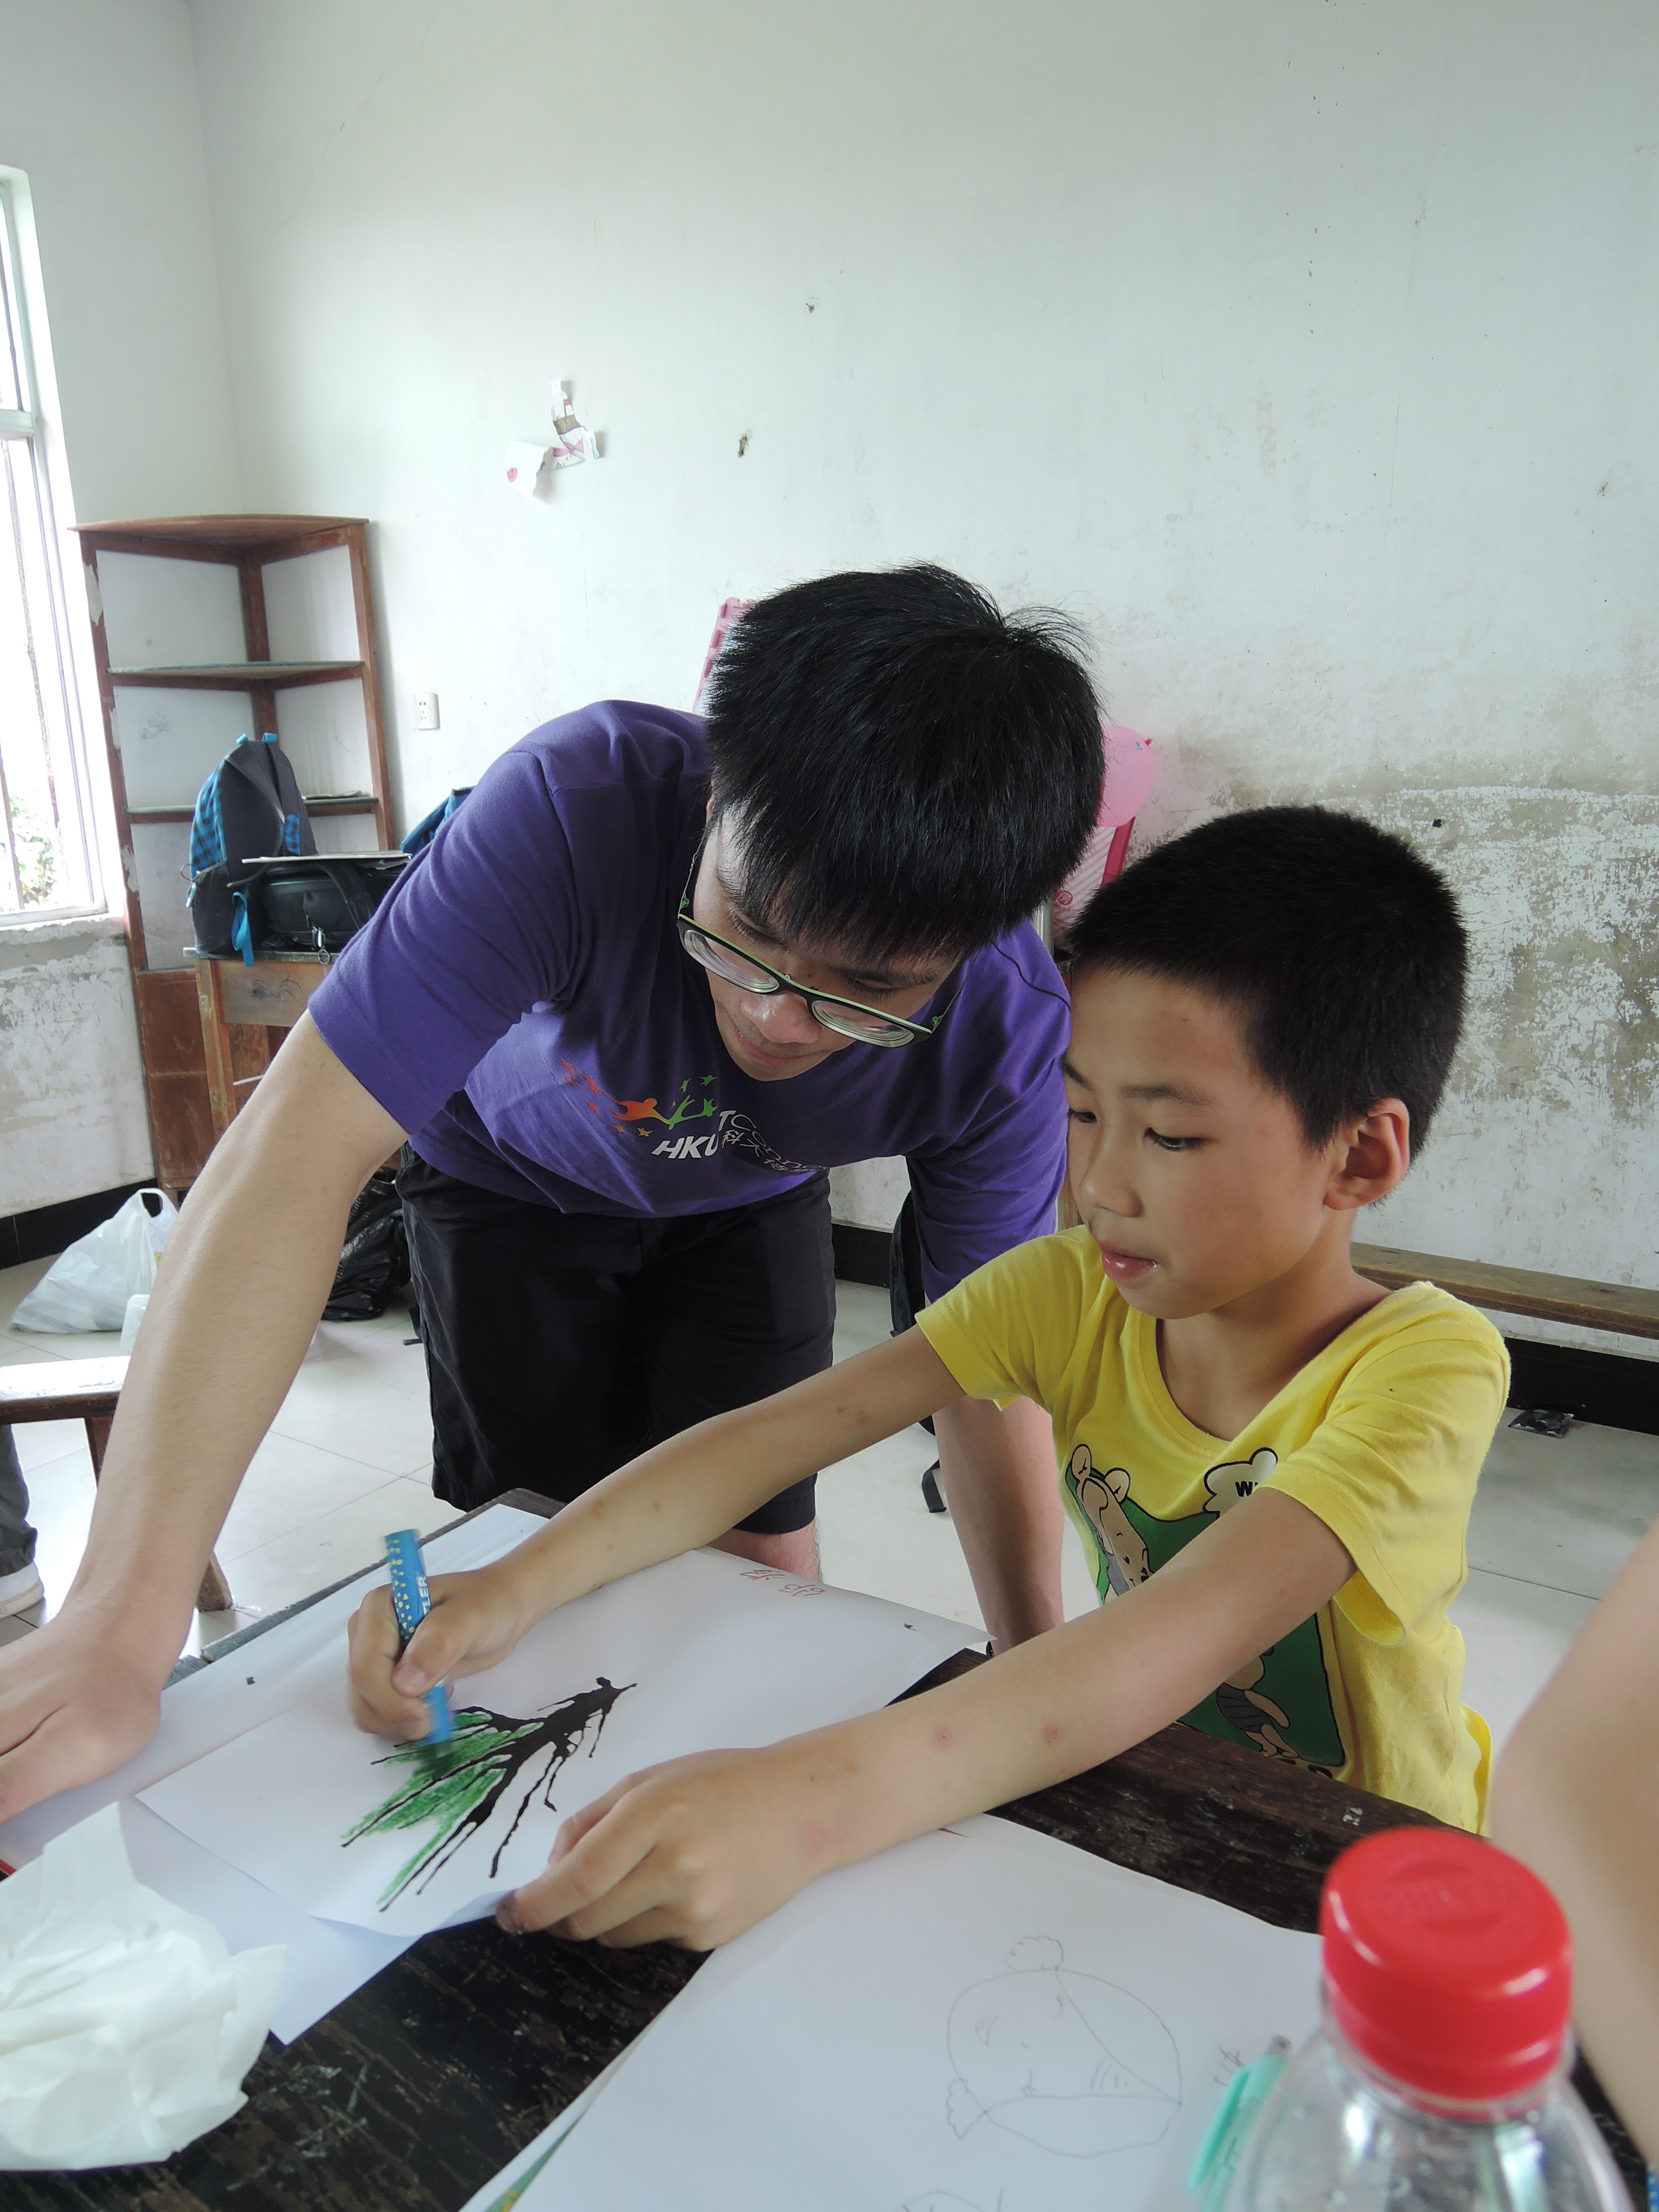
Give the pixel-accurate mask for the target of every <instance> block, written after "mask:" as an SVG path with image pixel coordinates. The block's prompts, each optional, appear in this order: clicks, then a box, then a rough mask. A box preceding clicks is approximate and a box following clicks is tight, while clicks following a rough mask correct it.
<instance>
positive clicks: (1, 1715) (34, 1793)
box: [0, 1611, 166, 1820]
mask: <svg viewBox="0 0 1659 2212" xmlns="http://www.w3.org/2000/svg"><path fill="white" fill-rule="evenodd" d="M165 1679H166V1669H163V1671H162V1677H161V1680H165ZM160 1723H161V1681H159V1680H149V1679H148V1678H147V1675H146V1671H145V1669H144V1668H143V1667H142V1666H141V1665H139V1664H138V1663H137V1662H135V1661H134V1660H133V1659H132V1658H131V1655H130V1654H129V1653H128V1652H126V1651H125V1650H123V1649H122V1648H121V1646H120V1645H119V1644H118V1643H117V1641H116V1640H115V1639H114V1638H113V1637H112V1636H111V1635H110V1634H108V1633H107V1632H105V1631H104V1630H103V1629H102V1628H101V1627H100V1625H99V1624H98V1623H96V1622H95V1621H90V1620H83V1619H82V1618H81V1617H80V1616H79V1615H78V1614H77V1613H75V1612H73V1611H70V1612H65V1613H59V1614H58V1617H57V1618H56V1619H55V1620H49V1621H47V1622H46V1625H45V1626H44V1627H41V1628H37V1629H35V1630H33V1632H31V1633H30V1634H29V1635H27V1636H23V1637H20V1638H18V1639H17V1640H16V1642H15V1643H14V1644H8V1645H6V1646H5V1647H4V1649H3V1650H0V1820H10V1819H11V1818H12V1816H13V1815H14V1814H17V1813H22V1812H26V1811H27V1809H28V1808H29V1807H30V1806H31V1805H38V1804H40V1803H41V1802H43V1801H44V1800H45V1799H46V1798H48V1797H56V1796H58V1794H59V1793H60V1792H61V1791H63V1790H75V1789H78V1788H79V1787H80V1786H81V1784H82V1783H86V1782H96V1781H97V1780H99V1779H100V1777H102V1776H103V1775H106V1774H112V1773H113V1772H114V1771H115V1769H116V1768H117V1767H118V1766H125V1765H126V1763H127V1761H128V1760H129V1759H135V1758H137V1754H138V1753H140V1752H141V1751H142V1750H143V1747H144V1746H145V1745H146V1744H147V1743H148V1742H149V1740H150V1738H151V1737H152V1736H153V1735H155V1731H156V1729H157V1727H158V1726H159V1725H160Z"/></svg>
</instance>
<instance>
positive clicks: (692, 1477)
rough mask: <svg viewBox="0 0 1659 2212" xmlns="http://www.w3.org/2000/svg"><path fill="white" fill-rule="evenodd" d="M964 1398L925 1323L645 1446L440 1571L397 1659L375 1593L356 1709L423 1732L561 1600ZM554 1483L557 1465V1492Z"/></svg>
mask: <svg viewBox="0 0 1659 2212" xmlns="http://www.w3.org/2000/svg"><path fill="white" fill-rule="evenodd" d="M961 1395H962V1387H961V1385H960V1384H959V1383H957V1381H956V1380H955V1378H954V1377H953V1376H952V1375H951V1370H950V1369H949V1368H948V1367H946V1365H945V1362H944V1361H943V1360H942V1359H941V1358H939V1354H938V1353H937V1352H935V1351H934V1350H933V1346H932V1345H930V1344H929V1343H928V1341H927V1338H926V1337H925V1336H924V1335H923V1334H922V1333H921V1330H920V1329H917V1328H912V1329H907V1330H906V1331H905V1333H904V1334H903V1335H902V1336H896V1337H894V1338H892V1339H891V1340H890V1341H889V1342H887V1343H885V1344H878V1345H877V1346H874V1347H873V1349H872V1350H871V1351H869V1352H860V1354H859V1355H858V1357H857V1358H854V1359H848V1360H844V1361H842V1363H841V1364H839V1365H838V1366H835V1367H829V1368H826V1369H825V1370H824V1371H823V1374H821V1375H814V1376H809V1378H808V1379H807V1380H806V1381H805V1383H796V1384H795V1385H794V1387H793V1389H788V1390H781V1391H779V1392H778V1393H777V1395H775V1397H771V1398H763V1399H762V1400H761V1401H759V1402H758V1403H757V1404H756V1405H753V1406H744V1407H739V1408H738V1411H737V1412H736V1413H720V1414H717V1415H716V1416H715V1418H714V1419H713V1420H709V1421H700V1422H699V1423H698V1424H697V1425H696V1428H692V1429H686V1430H684V1431H682V1432H681V1433H680V1435H678V1436H677V1437H670V1438H669V1439H668V1441H667V1443H661V1444H658V1445H656V1446H655V1447H654V1448H653V1449H652V1450H650V1451H648V1452H642V1453H641V1455H640V1456H639V1458H638V1459H635V1460H630V1461H629V1463H628V1465H627V1466H626V1467H623V1468H617V1472H616V1473H615V1474H610V1475H607V1476H606V1477H605V1480H604V1481H603V1482H600V1483H597V1484H595V1486H593V1488H592V1490H588V1491H585V1492H583V1493H582V1495H581V1496H580V1498H576V1499H575V1500H574V1503H572V1504H569V1505H567V1506H566V1507H565V1509H564V1510H563V1511H562V1513H561V1514H559V1515H558V1516H557V1517H556V1519H555V1520H552V1521H550V1522H548V1524H547V1526H546V1528H543V1529H539V1530H538V1532H537V1533H536V1534H535V1535H533V1536H529V1537H526V1540H525V1541H524V1542H523V1543H522V1544H520V1546H519V1547H518V1548H517V1549H516V1550H515V1551H512V1552H509V1553H507V1557H506V1558H505V1559H498V1560H496V1561H495V1564H494V1565H492V1566H488V1567H481V1568H478V1569H476V1570H474V1571H472V1572H471V1573H468V1574H456V1575H435V1576H434V1577H432V1581H431V1591H432V1611H431V1612H430V1613H428V1616H427V1618H426V1620H424V1621H423V1622H422V1625H421V1626H420V1628H419V1629H418V1630H417V1631H416V1634H415V1635H414V1636H413V1637H412V1638H410V1644H409V1649H408V1650H407V1651H405V1652H404V1656H403V1657H402V1659H401V1660H400V1659H399V1658H398V1626H397V1622H396V1620H395V1619H394V1618H393V1615H392V1601H391V1595H390V1593H389V1592H388V1591H387V1590H386V1589H384V1588H382V1589H375V1590H372V1591H371V1592H370V1593H369V1595H368V1597H366V1598H365V1599H364V1601H363V1602H362V1605H361V1606H360V1607H358V1609H357V1611H356V1613H355V1614H354V1615H353V1616H352V1621H351V1702H352V1714H353V1717H354V1718H355V1719H356V1723H357V1725H358V1727H359V1728H362V1729H368V1730H370V1731H371V1732H372V1733H374V1734H375V1735H392V1736H407V1737H419V1736H422V1735H425V1734H426V1732H427V1730H428V1729H429V1728H430V1726H431V1725H432V1716H431V1714H430V1712H429V1711H428V1709H427V1707H426V1705H424V1704H423V1703H422V1698H423V1696H424V1693H425V1692H426V1691H427V1690H428V1689H429V1688H430V1687H431V1686H432V1684H433V1683H434V1682H439V1681H443V1680H447V1678H448V1677H449V1676H450V1675H452V1674H477V1673H478V1671H479V1670H480V1669H481V1668H484V1667H490V1666H494V1665H495V1662H496V1661H497V1660H499V1659H503V1658H505V1657H506V1656H507V1653H508V1652H509V1651H511V1650H512V1649H513V1645H514V1644H517V1642H518V1641H519V1638H520V1637H521V1636H523V1635H524V1634H525V1632H526V1630H527V1629H530V1628H532V1627H533V1626H534V1625H535V1624H536V1622H537V1621H538V1620H540V1619H541V1617H542V1615H543V1614H544V1613H550V1612H551V1611H552V1609H553V1607H555V1606H556V1605H565V1604H568V1602H569V1601H570V1600H571V1599H572V1598H576V1597H583V1596H585V1595H586V1593H587V1592H588V1591H589V1590H593V1589H599V1588H600V1587H601V1585H602V1584H604V1583H613V1582H616V1581H617V1580H618V1578H619V1577H622V1576H623V1575H629V1574H633V1573H634V1572H635V1571H636V1570H637V1569H639V1568H641V1567H650V1566H654V1565H656V1564H657V1562H658V1561H659V1559H674V1558H676V1557H678V1554H679V1553H681V1552H690V1551H695V1550H696V1547H697V1546H698V1545H700V1544H708V1543H712V1542H713V1541H714V1538H715V1537H716V1536H723V1535H724V1534H726V1530H727V1529H728V1528H734V1527H735V1526H736V1525H737V1523H738V1522H739V1521H741V1520H744V1518H745V1517H746V1516H748V1515H749V1514H750V1513H752V1512H754V1511H755V1510H756V1508H757V1506H761V1505H763V1504H765V1503H766V1502H767V1500H768V1499H769V1498H775V1497H776V1496H777V1494H778V1492H779V1491H781V1490H784V1489H787V1487H788V1486H789V1485H790V1484H791V1483H792V1482H798V1481H799V1480H800V1479H801V1477H802V1476H803V1475H807V1474H813V1473H815V1472H816V1471H817V1469H818V1468H823V1467H825V1466H829V1465H833V1463H834V1462H836V1460H842V1459H846V1458H848V1456H849V1455H851V1454H852V1453H854V1452H856V1451H862V1450H863V1449H864V1447H865V1446H866V1444H872V1443H877V1442H878V1441H879V1440H880V1438H882V1437H890V1436H896V1434H897V1433H898V1431H900V1430H901V1429H905V1428H908V1427H909V1425H910V1424H911V1423H912V1422H913V1421H918V1420H920V1419H921V1418H922V1416H923V1415H924V1414H926V1413H938V1412H939V1410H940V1409H941V1408H942V1407H945V1406H950V1405H954V1404H955V1402H956V1401H957V1399H959V1398H960V1397H961ZM558 1481H559V1474H558V1468H557V1464H556V1462H555V1464H554V1465H553V1466H552V1467H551V1468H550V1470H549V1475H548V1482H549V1486H550V1488H551V1489H553V1490H556V1489H557V1487H558Z"/></svg>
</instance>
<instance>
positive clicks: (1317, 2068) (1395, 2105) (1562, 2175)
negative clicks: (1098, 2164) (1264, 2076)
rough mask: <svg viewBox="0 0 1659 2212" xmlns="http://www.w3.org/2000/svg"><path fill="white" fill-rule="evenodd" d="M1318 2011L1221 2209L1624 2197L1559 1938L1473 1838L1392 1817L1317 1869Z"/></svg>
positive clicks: (1516, 1869)
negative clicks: (1580, 2092) (1586, 2082)
mask: <svg viewBox="0 0 1659 2212" xmlns="http://www.w3.org/2000/svg"><path fill="white" fill-rule="evenodd" d="M1319 1922H1320V1934H1321V1935H1322V1937H1323V1939H1324V1945H1325V1961H1324V1964H1325V1997H1324V2026H1323V2027H1322V2029H1321V2030H1320V2032H1319V2033H1317V2034H1316V2036H1314V2038H1313V2039H1312V2040H1311V2041H1310V2043H1308V2044H1307V2045H1305V2047H1304V2049H1303V2050H1302V2051H1299V2052H1298V2053H1297V2056H1296V2057H1295V2058H1293V2059H1292V2060H1291V2063H1290V2064H1289V2065H1288V2066H1287V2067H1286V2068H1285V2071H1284V2073H1283V2074H1282V2075H1280V2076H1279V2080H1278V2081H1277V2083H1276V2084H1275V2085H1274V2087H1273V2089H1272V2091H1271V2092H1270V2093H1269V2094H1268V2097H1267V2102H1266V2103H1265V2104H1264V2105H1263V2106H1262V2108H1261V2115H1260V2118H1258V2120H1257V2122H1256V2124H1255V2128H1254V2129H1253V2130H1252V2131H1251V2133H1250V2135H1249V2137H1248V2139H1247V2140H1246V2142H1244V2143H1243V2146H1242V2148H1241V2151H1240V2154H1239V2157H1238V2163H1237V2168H1236V2170H1235V2172H1234V2177H1233V2184H1232V2187H1231V2191H1229V2193H1228V2196H1227V2199H1226V2205H1227V2212H1316V2208H1325V2207H1329V2208H1331V2209H1332V2212H1336V2208H1339V2207H1340V2212H1383V2208H1387V2212H1488V2208H1502V2212H1630V2202H1631V2200H1630V2196H1629V2192H1628V2191H1626V2187H1625V2185H1624V2183H1623V2182H1622V2181H1621V2179H1620V2175H1619V2170H1618V2168H1617V2167H1616V2166H1614V2165H1613V2160H1612V2159H1611V2157H1610V2156H1609V2155H1608V2153H1607V2146H1606V2145H1605V2143H1604V2142H1602V2140H1601V2136H1600V2134H1599V2133H1598V2131H1597V2130H1596V2126H1595V2122H1594V2121H1593V2120H1592V2119H1591V2118H1590V2116H1589V2112H1587V2111H1586V2110H1585V2108H1584V2106H1583V2102H1582V2101H1581V2100H1580V2099H1579V2097H1578V2096H1577V2093H1576V2092H1575V2091H1574V2089H1573V2088H1572V2086H1571V2083H1570V2082H1569V2081H1568V2079H1567V2076H1568V2075H1569V2073H1570V2072H1571V2067H1572V2036H1571V2029H1570V2027H1569V2021H1570V2020H1571V2010H1572V1943H1571V1936H1569V1934H1568V1931H1567V1923H1566V1919H1565V1915H1564V1914H1563V1912H1562V1911H1561V1908H1560V1906H1559V1905H1558V1904H1557V1903H1556V1901H1555V1899H1554V1898H1553V1896H1552V1895H1551V1894H1550V1893H1549V1891H1548V1890H1547V1888H1546V1887H1544V1885H1543V1883H1542V1882H1541V1881H1539V1880H1538V1878H1537V1876H1536V1875H1534V1874H1532V1873H1530V1872H1529V1871H1528V1869H1526V1868H1525V1867H1523V1866H1522V1865H1521V1864H1520V1863H1519V1862H1518V1861H1517V1860H1515V1859H1512V1858H1510V1857H1508V1856H1507V1855H1506V1854H1505V1853H1504V1852H1503V1851H1499V1850H1495V1849H1494V1848H1493V1847H1492V1844H1483V1843H1481V1842H1480V1841H1479V1840H1478V1839H1477V1838H1474V1836H1468V1835H1464V1834H1462V1833H1461V1832H1456V1831H1454V1830H1449V1829H1435V1828H1391V1829H1389V1830H1388V1831H1387V1832H1385V1833H1383V1834H1382V1835H1379V1836H1371V1837H1368V1838H1366V1840H1365V1841H1364V1843H1360V1844H1355V1845H1354V1846H1353V1848H1352V1850H1348V1851H1345V1852H1344V1854H1343V1856H1342V1857H1340V1859H1339V1860H1338V1861H1337V1863H1336V1864H1335V1865H1334V1867H1333V1868H1332V1869H1331V1871H1330V1874H1329V1875H1328V1878H1327V1880H1326V1883H1325V1893H1324V1897H1323V1899H1322V1904H1321V1906H1320V1915H1319Z"/></svg>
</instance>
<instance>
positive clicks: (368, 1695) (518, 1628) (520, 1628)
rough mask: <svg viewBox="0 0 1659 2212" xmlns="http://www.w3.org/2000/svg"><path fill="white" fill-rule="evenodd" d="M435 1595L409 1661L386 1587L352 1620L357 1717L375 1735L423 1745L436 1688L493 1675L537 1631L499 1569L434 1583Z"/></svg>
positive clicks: (411, 1643)
mask: <svg viewBox="0 0 1659 2212" xmlns="http://www.w3.org/2000/svg"><path fill="white" fill-rule="evenodd" d="M428 1589H429V1590H430V1593H431V1597H432V1610H431V1612H430V1613H428V1615H427V1617H426V1619H425V1620H423V1621H422V1623H421V1625H420V1626H419V1627H418V1628H417V1629H416V1632H415V1633H414V1635H413V1636H411V1637H410V1639H409V1647H408V1649H407V1650H404V1651H403V1654H402V1656H401V1657H399V1656H398V1654H399V1650H400V1648H401V1646H402V1644H403V1637H402V1633H401V1632H400V1631H399V1629H398V1616H397V1614H396V1613H394V1612H393V1611H392V1592H391V1590H390V1589H389V1588H388V1587H387V1586H386V1584H385V1583H381V1584H380V1587H379V1588H378V1589H372V1590H370V1592H369V1593H368V1596H367V1597H366V1598H365V1599H364V1600H363V1601H362V1604H361V1605H360V1606H359V1607H358V1608H357V1610H356V1613H353V1614H352V1616H351V1625H350V1628H349V1632H348V1633H349V1638H350V1643H351V1717H352V1719H353V1720H354V1721H356V1723H357V1725H358V1727H359V1728H360V1729H363V1730H365V1732H366V1733H367V1734H368V1735H385V1736H392V1737H396V1738H399V1739H401V1740H402V1741H404V1742H417V1741H419V1740H420V1738H421V1737H422V1736H423V1735H427V1734H428V1732H429V1731H430V1729H431V1727H432V1710H431V1707H430V1706H429V1705H428V1704H427V1703H426V1692H428V1690H429V1689H430V1688H431V1687H432V1686H433V1684H434V1683H435V1682H448V1681H452V1680H453V1679H454V1677H455V1676H456V1675H457V1674H479V1673H481V1672H482V1670H483V1668H486V1667H493V1666H494V1665H495V1663H496V1662H497V1661H498V1660H501V1659H505V1658H506V1656H507V1654H508V1652H509V1651H511V1650H513V1646H514V1644H517V1643H518V1641H519V1639H520V1637H521V1636H522V1635H523V1634H524V1632H525V1631H526V1628H528V1627H529V1626H531V1625H532V1624H531V1622H530V1621H528V1620H525V1619H524V1618H523V1616H522V1614H521V1612H520V1606H519V1602H518V1599H517V1595H516V1593H515V1592H514V1591H513V1589H511V1588H510V1586H509V1584H508V1583H507V1578H506V1577H505V1576H503V1575H502V1574H501V1573H500V1572H499V1571H497V1570H495V1569H494V1568H490V1567H478V1568H475V1569H474V1570H472V1571H471V1572H470V1573H465V1574H454V1575H435V1576H433V1577H432V1579H431V1582H430V1583H429V1584H428Z"/></svg>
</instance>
